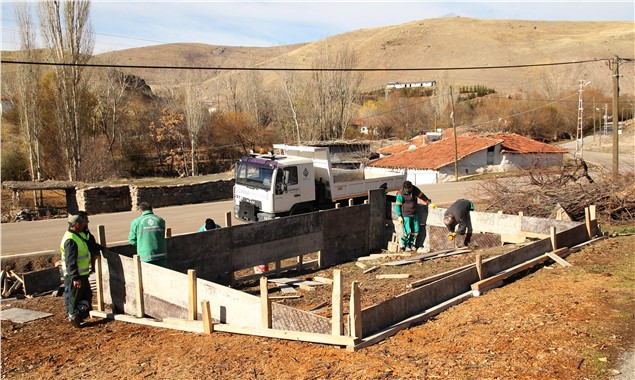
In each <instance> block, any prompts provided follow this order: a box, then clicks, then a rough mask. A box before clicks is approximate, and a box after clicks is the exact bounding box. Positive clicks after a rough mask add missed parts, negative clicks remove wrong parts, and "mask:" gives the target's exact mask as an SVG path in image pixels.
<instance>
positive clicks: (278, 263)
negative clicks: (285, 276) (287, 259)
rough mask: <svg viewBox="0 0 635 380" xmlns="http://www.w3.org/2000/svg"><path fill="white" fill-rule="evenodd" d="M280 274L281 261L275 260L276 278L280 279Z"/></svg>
mask: <svg viewBox="0 0 635 380" xmlns="http://www.w3.org/2000/svg"><path fill="white" fill-rule="evenodd" d="M280 274H282V261H280V260H276V277H280Z"/></svg>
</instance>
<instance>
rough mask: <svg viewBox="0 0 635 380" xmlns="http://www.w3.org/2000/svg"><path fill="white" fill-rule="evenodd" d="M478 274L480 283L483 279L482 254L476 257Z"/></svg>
mask: <svg viewBox="0 0 635 380" xmlns="http://www.w3.org/2000/svg"><path fill="white" fill-rule="evenodd" d="M476 272H477V273H478V279H479V281H480V280H482V279H483V258H482V257H481V254H480V253H478V254H477V255H476Z"/></svg>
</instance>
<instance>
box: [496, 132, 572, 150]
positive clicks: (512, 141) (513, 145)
mask: <svg viewBox="0 0 635 380" xmlns="http://www.w3.org/2000/svg"><path fill="white" fill-rule="evenodd" d="M490 137H493V138H495V139H500V140H503V143H502V144H501V145H502V149H501V151H502V152H503V153H506V152H509V153H567V152H568V151H567V150H566V149H562V148H558V147H556V146H553V145H549V144H545V143H541V142H540V141H536V140H532V139H530V138H527V137H524V136H521V135H517V134H516V133H499V134H496V135H492V136H490Z"/></svg>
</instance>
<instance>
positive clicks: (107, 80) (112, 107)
mask: <svg viewBox="0 0 635 380" xmlns="http://www.w3.org/2000/svg"><path fill="white" fill-rule="evenodd" d="M100 73H101V74H103V75H101V76H100V77H99V80H96V81H94V84H93V86H92V88H91V90H92V93H93V95H94V97H95V101H96V105H95V108H94V113H93V118H94V125H95V126H96V127H97V128H98V129H99V131H100V132H101V133H102V134H103V135H104V136H105V137H106V142H107V144H108V151H109V152H110V153H111V154H112V153H113V146H114V145H115V142H116V140H117V136H119V126H120V125H119V124H120V121H121V119H122V117H123V115H124V114H125V112H126V106H127V101H126V89H127V88H128V83H127V82H128V80H129V78H131V80H138V79H136V77H127V76H126V75H125V74H124V73H122V72H120V71H118V70H116V69H114V68H108V69H105V70H101V71H100Z"/></svg>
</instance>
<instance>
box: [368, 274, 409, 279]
mask: <svg viewBox="0 0 635 380" xmlns="http://www.w3.org/2000/svg"><path fill="white" fill-rule="evenodd" d="M408 277H410V273H397V274H378V275H377V276H375V278H377V279H380V280H381V279H391V278H408Z"/></svg>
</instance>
